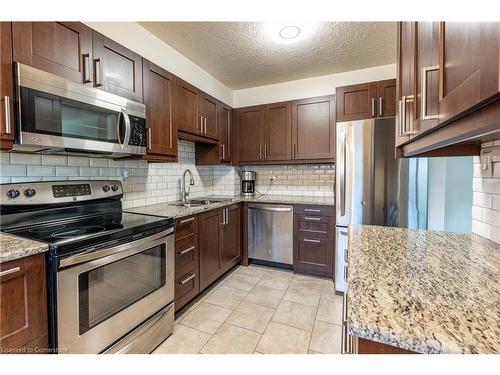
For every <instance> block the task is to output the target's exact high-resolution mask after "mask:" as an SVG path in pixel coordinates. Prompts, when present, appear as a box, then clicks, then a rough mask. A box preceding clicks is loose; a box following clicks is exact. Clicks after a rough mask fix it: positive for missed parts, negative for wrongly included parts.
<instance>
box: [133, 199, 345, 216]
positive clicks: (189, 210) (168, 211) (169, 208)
mask: <svg viewBox="0 0 500 375" xmlns="http://www.w3.org/2000/svg"><path fill="white" fill-rule="evenodd" d="M204 198H208V197H204ZM212 198H220V197H219V196H217V197H215V196H212ZM224 198H227V199H229V200H228V201H226V202H216V203H211V204H207V205H203V206H198V207H179V206H174V205H172V202H170V203H160V204H153V205H149V206H142V207H134V208H129V209H125V211H127V212H133V213H138V214H146V215H156V216H170V217H173V218H174V219H178V218H181V217H185V216H189V215H194V214H198V213H200V212H204V211H210V210H213V209H216V208H219V207H225V206H228V205H230V204H234V203H239V202H254V203H279V204H317V205H323V206H333V205H334V204H335V199H334V198H332V197H329V198H324V197H303V196H273V195H265V196H261V197H256V198H241V197H240V196H235V197H233V196H231V197H224ZM191 199H196V198H195V197H193V198H191Z"/></svg>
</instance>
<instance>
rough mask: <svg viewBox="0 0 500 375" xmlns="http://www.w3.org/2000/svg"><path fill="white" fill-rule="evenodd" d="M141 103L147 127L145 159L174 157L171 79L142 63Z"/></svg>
mask: <svg viewBox="0 0 500 375" xmlns="http://www.w3.org/2000/svg"><path fill="white" fill-rule="evenodd" d="M143 76H144V102H145V104H146V119H147V122H146V124H147V125H148V132H149V133H148V146H149V148H148V158H149V156H150V155H151V158H154V156H153V155H158V156H159V157H161V156H170V157H176V156H177V127H176V123H175V121H174V118H175V117H174V116H175V113H174V111H175V108H174V103H175V89H174V88H175V84H174V76H173V75H172V74H170V73H169V72H167V71H166V70H164V69H162V68H160V67H159V66H156V65H154V64H153V63H151V62H149V61H147V60H144V74H143Z"/></svg>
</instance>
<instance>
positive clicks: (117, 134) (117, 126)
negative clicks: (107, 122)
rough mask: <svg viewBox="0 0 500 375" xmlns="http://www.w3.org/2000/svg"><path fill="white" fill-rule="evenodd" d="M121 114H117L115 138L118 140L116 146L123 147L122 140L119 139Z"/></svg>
mask: <svg viewBox="0 0 500 375" xmlns="http://www.w3.org/2000/svg"><path fill="white" fill-rule="evenodd" d="M122 116H123V112H122V111H121V112H118V118H117V120H116V138H117V139H118V144H119V145H120V146H121V147H123V143H122V139H121V137H120V121H121V119H122Z"/></svg>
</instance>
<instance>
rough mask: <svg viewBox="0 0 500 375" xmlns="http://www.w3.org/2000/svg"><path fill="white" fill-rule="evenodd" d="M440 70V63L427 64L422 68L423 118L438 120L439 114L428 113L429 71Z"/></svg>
mask: <svg viewBox="0 0 500 375" xmlns="http://www.w3.org/2000/svg"><path fill="white" fill-rule="evenodd" d="M434 70H439V65H433V66H425V67H423V68H422V103H421V108H422V109H421V111H422V120H437V119H438V118H439V116H438V115H427V73H428V72H432V71H434Z"/></svg>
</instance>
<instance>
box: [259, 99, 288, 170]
mask: <svg viewBox="0 0 500 375" xmlns="http://www.w3.org/2000/svg"><path fill="white" fill-rule="evenodd" d="M266 112H267V121H266V125H265V126H264V128H263V130H264V131H263V135H264V141H263V145H262V147H263V151H262V159H263V160H271V161H272V160H290V159H291V158H292V103H291V102H283V103H274V104H268V105H267V109H266Z"/></svg>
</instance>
